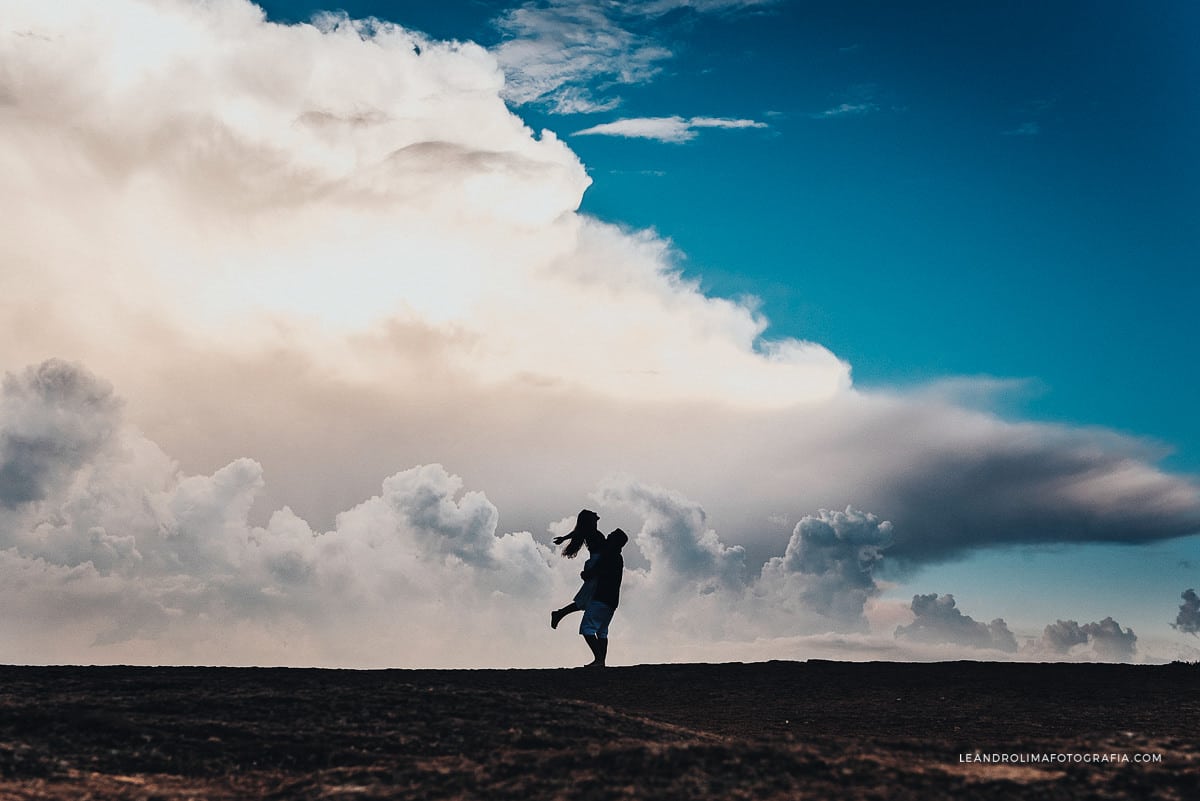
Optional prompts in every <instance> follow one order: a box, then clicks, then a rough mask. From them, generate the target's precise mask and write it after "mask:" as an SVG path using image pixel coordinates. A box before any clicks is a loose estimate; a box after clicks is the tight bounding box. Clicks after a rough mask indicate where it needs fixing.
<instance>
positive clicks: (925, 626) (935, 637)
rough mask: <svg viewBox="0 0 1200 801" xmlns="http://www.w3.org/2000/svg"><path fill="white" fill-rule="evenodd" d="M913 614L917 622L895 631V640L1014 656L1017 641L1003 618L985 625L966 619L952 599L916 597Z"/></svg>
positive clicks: (932, 596)
mask: <svg viewBox="0 0 1200 801" xmlns="http://www.w3.org/2000/svg"><path fill="white" fill-rule="evenodd" d="M912 611H913V614H914V615H916V620H914V621H913V622H912V623H910V624H909V625H907V626H899V627H898V628H897V629H896V637H898V638H903V639H909V640H914V641H917V642H924V643H931V644H939V643H946V644H953V645H963V646H967V647H969V648H992V649H995V650H997V651H1007V652H1010V653H1015V652H1016V650H1017V640H1016V638H1015V637H1013V634H1012V632H1011V631H1009V630H1008V624H1007V623H1005V622H1004V620H1003V619H1002V618H996V619H995V620H993V621H992V622H991V623H982V622H980V621H977V620H975V619H974V618H972V617H970V616H968V615H964V614H963V613H962V612H961V611H959V610H958V609H957V608H956V607H955V605H954V596H953V595H948V594H947V595H938V594H937V593H930V594H929V595H914V596H913V599H912Z"/></svg>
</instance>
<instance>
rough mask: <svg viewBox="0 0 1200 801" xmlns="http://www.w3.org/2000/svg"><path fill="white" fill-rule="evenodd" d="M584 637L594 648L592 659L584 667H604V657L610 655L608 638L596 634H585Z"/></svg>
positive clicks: (589, 646) (591, 647) (590, 646)
mask: <svg viewBox="0 0 1200 801" xmlns="http://www.w3.org/2000/svg"><path fill="white" fill-rule="evenodd" d="M583 639H584V641H585V642H587V644H588V648H590V649H592V656H593V657H594V658H593V659H592V661H591V662H590V663H589V664H587V665H585V666H584V667H604V659H605V657H607V656H608V640H607V639H605V638H601V637H597V636H595V635H594V634H585V635H583Z"/></svg>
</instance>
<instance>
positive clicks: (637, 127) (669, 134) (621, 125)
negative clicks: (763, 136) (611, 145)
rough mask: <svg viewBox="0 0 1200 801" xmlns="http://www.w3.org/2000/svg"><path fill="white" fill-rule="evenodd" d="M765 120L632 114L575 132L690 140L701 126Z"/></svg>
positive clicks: (745, 125)
mask: <svg viewBox="0 0 1200 801" xmlns="http://www.w3.org/2000/svg"><path fill="white" fill-rule="evenodd" d="M766 127H767V124H766V123H765V122H757V121H755V120H738V119H728V118H724V117H692V118H691V119H685V118H683V117H631V118H628V119H623V120H615V121H613V122H605V123H601V124H600V125H593V126H592V127H590V128H584V129H583V130H581V131H576V132H575V135H576V136H592V135H600V136H623V137H627V138H631V139H654V140H657V141H659V142H673V143H677V144H678V143H681V142H690V141H691V140H693V139H695V138H696V137H697V136H698V135H699V130H700V129H701V128H766Z"/></svg>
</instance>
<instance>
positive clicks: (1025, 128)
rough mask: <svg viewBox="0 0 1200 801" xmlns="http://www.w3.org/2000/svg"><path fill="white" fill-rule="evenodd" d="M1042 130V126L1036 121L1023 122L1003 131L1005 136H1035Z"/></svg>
mask: <svg viewBox="0 0 1200 801" xmlns="http://www.w3.org/2000/svg"><path fill="white" fill-rule="evenodd" d="M1041 132H1042V126H1041V125H1039V124H1038V123H1036V122H1025V123H1021V124H1020V125H1018V126H1017V127H1016V128H1013V129H1011V130H1008V131H1005V132H1004V135H1005V136H1037V135H1038V134H1040V133H1041Z"/></svg>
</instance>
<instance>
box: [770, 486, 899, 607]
mask: <svg viewBox="0 0 1200 801" xmlns="http://www.w3.org/2000/svg"><path fill="white" fill-rule="evenodd" d="M891 542H892V524H891V523H890V522H888V521H887V520H880V519H879V518H878V517H876V516H875V515H873V514H870V513H868V512H861V511H859V510H857V509H854V508H853V507H846V510H845V511H844V512H837V511H834V512H831V511H829V510H826V509H822V510H820V512H818V514H817V515H805V516H804V517H803V518H802V519H801V520H800V522H799V523H797V524H796V527H795V529H794V531H793V532H792V537H791V539H790V540H788V544H787V549H786V550H785V552H784V555H783V556H782V557H773V558H772V559H770V560H769V561H768V562H767V563H766V564H765V565H763V569H762V584H763V586H764V587H772V588H773V589H774V591H775V592H776V593H778V594H779V595H781V596H782V597H785V598H786V597H791V598H794V599H796V600H798V601H801V602H802V603H803V604H804V605H805V606H807V607H808V608H810V609H812V610H813V611H815V612H817V613H818V614H820V615H823V616H826V617H829V618H833V619H835V620H837V621H840V622H842V623H843V624H849V625H851V626H853V627H862V625H864V624H865V622H866V620H865V618H864V617H863V608H864V607H865V605H866V603H867V601H868V600H869V599H870V598H871V597H873V596H874V595H876V594H878V592H879V587H878V585H877V584H876V583H875V576H874V570H875V568H876V566H877V565H878V564H879V562H880V561H881V560H882V559H883V551H884V549H885V548H887V547H888V546H889V545H891Z"/></svg>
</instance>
